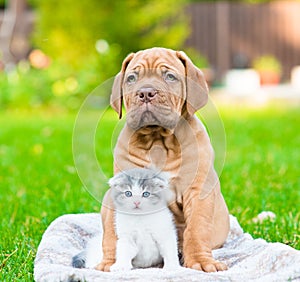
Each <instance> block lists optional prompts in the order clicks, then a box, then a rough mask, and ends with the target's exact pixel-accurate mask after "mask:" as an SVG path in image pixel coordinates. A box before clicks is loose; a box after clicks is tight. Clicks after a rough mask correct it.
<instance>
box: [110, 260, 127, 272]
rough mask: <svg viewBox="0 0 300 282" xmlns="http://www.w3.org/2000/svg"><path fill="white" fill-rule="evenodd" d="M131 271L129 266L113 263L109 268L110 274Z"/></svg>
mask: <svg viewBox="0 0 300 282" xmlns="http://www.w3.org/2000/svg"><path fill="white" fill-rule="evenodd" d="M131 269H132V265H131V264H122V263H117V262H116V263H115V264H113V265H112V266H111V267H110V271H111V272H119V271H129V270H131Z"/></svg>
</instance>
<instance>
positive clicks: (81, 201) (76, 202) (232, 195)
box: [0, 106, 300, 281]
mask: <svg viewBox="0 0 300 282" xmlns="http://www.w3.org/2000/svg"><path fill="white" fill-rule="evenodd" d="M219 110H220V114H221V117H222V120H223V123H224V126H225V131H226V139H227V151H226V161H225V166H224V168H223V171H222V174H221V184H222V191H223V194H224V197H225V199H226V201H227V204H228V207H229V209H230V212H231V213H232V214H233V215H235V216H236V217H237V218H238V220H239V222H240V223H241V225H242V227H243V228H244V230H245V231H247V232H249V233H250V234H252V235H253V236H254V237H262V238H264V239H266V240H268V241H279V242H283V243H285V244H289V245H290V246H292V247H294V248H297V249H300V235H299V230H300V226H299V222H300V211H299V206H300V200H299V199H300V177H299V176H300V167H299V163H300V150H299V148H300V134H299V108H295V107H293V108H288V107H286V108H283V107H280V106H268V107H261V108H258V109H253V108H247V107H246V108H245V107H225V106H220V107H219ZM95 116H96V117H97V116H99V113H98V112H97V111H95V113H93V114H92V117H91V118H94V117H95ZM75 120H76V113H65V112H53V111H50V110H45V111H41V110H39V111H31V112H29V111H12V110H11V111H6V112H1V113H0V202H1V210H0V218H1V229H0V232H1V233H0V238H1V239H0V240H1V244H0V270H1V271H0V281H32V280H33V260H34V257H35V253H36V250H37V247H38V244H39V242H40V240H41V237H42V234H43V232H44V231H45V229H46V227H47V226H48V225H49V224H50V222H51V221H52V220H54V219H55V218H57V217H58V216H60V215H63V214H66V213H83V212H98V211H99V208H100V203H99V202H98V201H97V200H95V199H94V198H93V197H92V196H91V195H90V193H88V192H87V191H86V190H85V189H84V188H83V184H82V183H81V181H80V179H79V177H78V175H77V171H76V168H75V166H74V161H73V155H72V134H73V128H74V124H75ZM116 123H117V117H116V114H115V113H113V112H112V111H108V112H106V113H105V115H104V116H103V117H102V119H101V123H100V124H99V126H98V130H97V135H96V143H97V152H96V154H97V158H98V160H99V163H101V169H102V170H103V173H104V174H105V175H106V176H107V177H110V176H111V175H112V145H111V144H112V143H111V138H112V132H113V131H115V128H116ZM119 127H120V126H119ZM115 135H116V134H115V133H114V134H113V139H115ZM96 186H97V187H94V188H95V189H97V190H102V191H103V189H106V188H107V186H106V184H105V181H104V180H103V181H102V182H101V181H99V183H97V185H96ZM264 210H270V211H273V212H274V213H275V214H276V215H277V217H276V219H275V220H274V221H265V222H263V223H254V222H253V220H252V219H253V218H254V217H255V216H257V214H258V213H260V212H261V211H264Z"/></svg>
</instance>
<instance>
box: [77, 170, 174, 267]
mask: <svg viewBox="0 0 300 282" xmlns="http://www.w3.org/2000/svg"><path fill="white" fill-rule="evenodd" d="M168 182H169V181H168V177H167V175H166V174H165V173H161V172H158V171H156V170H153V169H146V168H143V169H142V168H135V169H130V170H127V171H124V172H120V173H118V174H117V175H115V176H114V177H113V178H111V179H110V180H109V185H110V187H111V197H112V200H113V202H114V205H115V229H116V234H117V237H118V240H117V248H116V262H115V264H113V265H112V266H111V268H110V270H111V271H125V270H130V269H132V268H145V267H152V266H158V265H160V264H162V263H163V264H164V267H163V268H164V269H173V270H175V269H177V268H179V267H180V264H179V259H178V249H177V233H176V227H175V224H174V222H173V217H172V213H171V212H170V211H169V209H168V201H169V200H170V199H171V196H172V195H171V191H170V190H169V183H168ZM98 240H99V238H98ZM91 242H92V241H91ZM93 244H96V241H95V243H93ZM98 248H99V241H98V243H97V246H96V245H94V246H91V243H89V244H88V247H87V250H86V252H85V254H83V253H81V254H79V255H77V256H75V257H74V258H73V266H75V267H76V266H77V267H82V265H84V262H85V261H86V262H88V264H90V265H93V264H94V265H96V264H97V263H99V262H100V259H99V255H98V257H97V256H95V254H92V252H95V251H94V250H95V249H98ZM92 256H93V257H94V258H95V259H96V257H97V259H98V261H97V263H91V261H92V259H91V257H92ZM76 257H77V260H76V259H75V258H76ZM74 259H75V260H74ZM86 265H87V264H86Z"/></svg>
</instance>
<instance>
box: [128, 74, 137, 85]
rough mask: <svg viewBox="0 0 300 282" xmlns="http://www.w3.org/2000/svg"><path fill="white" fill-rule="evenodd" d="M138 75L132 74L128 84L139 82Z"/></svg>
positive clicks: (129, 76)
mask: <svg viewBox="0 0 300 282" xmlns="http://www.w3.org/2000/svg"><path fill="white" fill-rule="evenodd" d="M137 77H138V76H137V74H136V73H131V74H130V75H128V76H127V79H126V82H127V83H129V84H131V83H134V82H136V81H137Z"/></svg>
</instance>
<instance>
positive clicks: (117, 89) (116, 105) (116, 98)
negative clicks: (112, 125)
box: [110, 53, 134, 119]
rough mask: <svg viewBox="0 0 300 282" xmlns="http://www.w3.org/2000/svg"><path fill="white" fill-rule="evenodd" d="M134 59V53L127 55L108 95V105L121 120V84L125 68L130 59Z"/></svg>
mask: <svg viewBox="0 0 300 282" xmlns="http://www.w3.org/2000/svg"><path fill="white" fill-rule="evenodd" d="M133 57H134V53H131V54H129V55H128V56H127V57H126V58H125V59H124V61H123V63H122V68H121V71H120V72H119V73H118V74H117V75H116V77H115V80H114V83H113V86H112V92H111V95H110V105H111V107H112V108H113V109H114V110H115V111H116V112H117V113H118V115H119V118H120V119H121V118H122V101H123V93H122V84H123V80H124V74H125V71H126V68H127V66H128V64H129V63H130V61H131V60H132V58H133Z"/></svg>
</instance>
